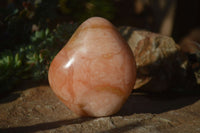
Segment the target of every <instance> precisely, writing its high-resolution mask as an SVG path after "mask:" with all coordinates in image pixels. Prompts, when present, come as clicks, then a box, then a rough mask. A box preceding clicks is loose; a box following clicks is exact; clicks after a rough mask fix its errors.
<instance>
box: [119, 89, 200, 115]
mask: <svg viewBox="0 0 200 133" xmlns="http://www.w3.org/2000/svg"><path fill="white" fill-rule="evenodd" d="M199 99H200V95H178V94H171V93H169V94H168V93H165V94H160V93H158V94H145V93H132V94H131V95H130V97H129V98H128V100H127V102H126V103H125V104H124V106H123V107H122V109H121V110H120V111H119V112H118V113H117V114H116V115H120V116H126V115H132V114H134V113H152V114H159V113H163V112H166V111H170V110H176V109H180V108H182V107H185V106H187V105H191V104H193V103H195V102H196V101H197V100H199Z"/></svg>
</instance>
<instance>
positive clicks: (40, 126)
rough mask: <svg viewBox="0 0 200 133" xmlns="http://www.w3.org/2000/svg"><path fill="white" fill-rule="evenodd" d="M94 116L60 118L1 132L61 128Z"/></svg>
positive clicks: (31, 132)
mask: <svg viewBox="0 0 200 133" xmlns="http://www.w3.org/2000/svg"><path fill="white" fill-rule="evenodd" d="M90 120H92V118H77V119H71V120H60V121H54V122H47V123H41V124H36V125H31V126H21V127H11V128H0V133H34V132H37V131H45V130H50V129H55V128H59V127H61V126H67V125H71V124H79V123H82V122H85V121H90Z"/></svg>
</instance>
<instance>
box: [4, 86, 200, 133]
mask: <svg viewBox="0 0 200 133" xmlns="http://www.w3.org/2000/svg"><path fill="white" fill-rule="evenodd" d="M18 94H19V95H17V94H16V93H14V94H13V95H10V96H9V97H7V98H4V99H1V100H0V132H1V133H18V132H19V133H27V132H28V133H33V132H34V133H35V132H37V133H50V132H51V133H52V132H53V133H66V132H67V133H68V132H70V133H96V132H98V133H121V132H123V133H152V132H153V133H160V132H162V133H165V132H166V133H168V132H170V133H177V132H181V133H182V132H190V133H198V132H199V131H200V128H199V125H200V114H199V112H200V100H199V99H200V97H199V96H174V95H171V96H167V95H166V94H165V95H153V96H151V95H147V94H143V93H133V94H132V95H131V96H130V97H129V99H128V101H127V102H126V104H125V105H124V107H123V108H122V109H121V111H120V112H119V113H118V114H116V115H113V116H110V117H99V118H89V117H85V118H80V117H78V116H77V115H75V114H74V113H72V112H71V111H70V110H69V109H68V108H66V107H65V105H64V104H63V103H62V102H60V101H59V100H58V99H57V97H56V96H55V95H54V94H53V92H52V90H51V88H50V87H49V86H39V87H36V88H30V89H27V90H25V91H22V92H18ZM15 96H17V97H15Z"/></svg>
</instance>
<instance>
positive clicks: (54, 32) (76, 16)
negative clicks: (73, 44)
mask: <svg viewBox="0 0 200 133" xmlns="http://www.w3.org/2000/svg"><path fill="white" fill-rule="evenodd" d="M0 11H1V13H0V44H1V45H0V93H1V92H5V91H8V90H12V89H13V88H14V87H15V85H16V84H17V83H19V82H21V81H23V80H27V79H28V80H34V81H35V80H41V79H43V80H46V79H47V72H48V67H49V65H50V62H51V61H52V59H53V58H54V56H55V55H56V54H57V52H58V51H59V50H60V49H61V48H62V47H63V46H64V45H65V44H66V42H67V41H68V39H69V38H70V37H71V35H72V34H73V32H74V31H75V29H76V28H77V26H78V25H79V24H80V23H81V22H83V21H84V20H85V19H87V18H89V17H92V16H101V17H105V18H107V19H110V20H111V19H112V18H113V17H114V12H115V9H114V6H113V2H112V1H111V0H101V1H97V0H52V1H48V0H15V1H12V0H1V2H0Z"/></svg>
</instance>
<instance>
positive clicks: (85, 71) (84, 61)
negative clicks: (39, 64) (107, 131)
mask: <svg viewBox="0 0 200 133" xmlns="http://www.w3.org/2000/svg"><path fill="white" fill-rule="evenodd" d="M48 78H49V83H50V86H51V88H52V89H53V91H54V92H55V94H56V95H57V96H58V97H59V99H60V100H61V101H62V102H63V103H64V104H65V105H66V106H67V107H68V108H69V109H71V110H72V111H73V112H75V113H76V114H78V115H80V116H94V117H99V116H108V115H112V114H114V113H116V112H117V111H119V109H120V108H121V107H122V105H123V103H124V102H125V101H126V99H127V98H128V96H129V95H130V93H131V90H132V88H133V86H134V83H135V80H136V65H135V60H134V57H133V53H132V51H131V49H130V48H129V46H128V44H127V43H126V42H125V41H124V39H123V38H122V37H121V35H120V34H119V33H118V31H117V30H116V28H115V27H114V26H113V25H112V24H111V23H110V22H109V21H107V20H106V19H103V18H100V17H93V18H89V19H88V20H86V21H85V22H84V23H82V24H81V25H80V26H79V28H78V29H77V30H76V32H75V33H74V34H73V36H72V37H71V39H70V40H69V42H68V43H67V44H66V45H65V46H64V48H63V49H62V50H61V51H60V52H59V53H58V54H57V55H56V57H55V58H54V60H53V61H52V63H51V65H50V68H49V75H48Z"/></svg>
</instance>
